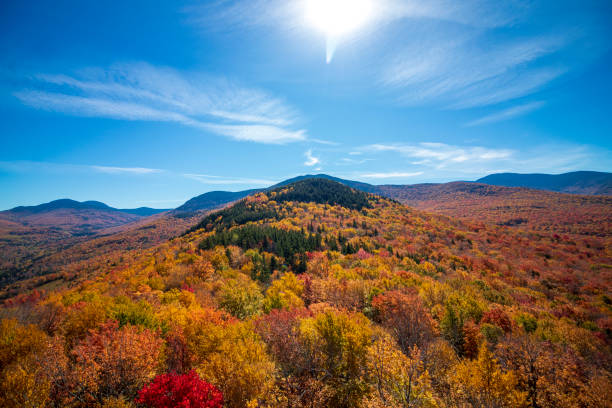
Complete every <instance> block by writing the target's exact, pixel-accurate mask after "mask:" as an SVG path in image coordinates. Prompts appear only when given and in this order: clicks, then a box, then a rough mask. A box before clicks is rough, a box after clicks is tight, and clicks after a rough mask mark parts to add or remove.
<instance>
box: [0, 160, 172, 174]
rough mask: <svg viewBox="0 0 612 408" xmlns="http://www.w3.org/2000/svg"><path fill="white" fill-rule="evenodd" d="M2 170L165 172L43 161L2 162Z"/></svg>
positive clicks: (146, 168)
mask: <svg viewBox="0 0 612 408" xmlns="http://www.w3.org/2000/svg"><path fill="white" fill-rule="evenodd" d="M0 170H3V171H6V172H12V173H27V172H47V173H67V172H95V173H104V174H114V175H126V174H128V175H129V174H131V175H147V174H158V173H163V172H165V170H161V169H153V168H148V167H114V166H99V165H93V164H91V165H90V164H69V163H53V162H42V161H28V160H14V161H0Z"/></svg>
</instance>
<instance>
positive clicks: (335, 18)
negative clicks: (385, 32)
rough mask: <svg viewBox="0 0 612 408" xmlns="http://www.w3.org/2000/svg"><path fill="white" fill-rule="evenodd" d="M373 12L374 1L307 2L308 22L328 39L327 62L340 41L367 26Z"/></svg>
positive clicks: (327, 0)
mask: <svg viewBox="0 0 612 408" xmlns="http://www.w3.org/2000/svg"><path fill="white" fill-rule="evenodd" d="M372 12H373V10H372V0H307V1H306V20H307V21H308V23H309V24H310V25H311V26H313V27H314V28H316V29H317V30H319V31H321V32H322V33H324V34H325V35H326V37H327V62H329V61H330V60H331V57H332V55H333V52H334V49H335V47H336V44H337V43H338V41H339V39H340V38H342V37H344V36H346V35H347V34H349V33H351V32H353V31H355V30H357V29H358V28H360V27H361V26H363V25H365V23H366V22H367V21H368V20H369V19H370V18H371V16H372Z"/></svg>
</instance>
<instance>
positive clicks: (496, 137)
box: [0, 0, 612, 210]
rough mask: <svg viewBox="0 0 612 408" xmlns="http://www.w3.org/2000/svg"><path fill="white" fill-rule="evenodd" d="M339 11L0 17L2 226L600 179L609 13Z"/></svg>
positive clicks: (301, 1)
mask: <svg viewBox="0 0 612 408" xmlns="http://www.w3.org/2000/svg"><path fill="white" fill-rule="evenodd" d="M355 1H356V2H357V3H355V2H353V3H351V2H350V1H348V0H327V1H326V2H324V3H322V2H321V0H265V1H264V0H221V1H216V0H211V1H199V2H197V1H136V0H134V1H121V2H119V1H105V2H94V1H86V2H85V1H76V0H73V1H61V0H58V1H53V2H51V1H28V2H10V1H6V2H2V3H1V4H0V48H1V49H2V52H1V53H0V119H1V120H0V135H1V136H0V137H1V138H2V139H1V141H2V148H1V149H0V191H2V194H0V210H2V209H8V208H11V207H14V206H17V205H32V204H39V203H41V202H46V201H50V200H53V199H57V198H64V197H69V198H73V199H76V200H99V201H103V202H105V203H107V204H109V205H112V206H115V207H121V208H127V207H138V206H150V207H157V208H170V207H176V206H177V205H180V204H181V203H182V202H184V201H186V200H187V199H189V198H191V197H193V196H195V195H198V194H201V193H203V192H206V191H211V190H234V191H235V190H242V189H246V188H253V187H262V186H267V185H271V184H273V183H275V182H278V181H280V180H283V179H286V178H289V177H292V176H296V175H300V174H309V173H310V174H313V173H327V174H331V175H335V176H338V177H343V178H348V179H353V180H360V181H365V182H369V183H373V184H413V183H420V182H445V181H453V180H475V179H477V178H480V177H482V176H484V175H487V174H490V173H495V172H522V173H528V172H540V173H562V172H567V171H574V170H598V171H611V170H612V154H611V152H612V124H611V120H610V118H611V117H612V103H611V102H610V95H612V75H611V74H612V69H611V68H610V67H612V49H611V46H612V3H611V2H610V1H606V0H602V1H596V0H584V1H581V2H576V1H569V0H560V1H556V2H551V1H546V0H507V1H503V2H500V1H492V0H463V1H460V2H458V1H454V0H428V1H414V0H355ZM349 3H350V4H353V7H345V6H346V4H349ZM321 4H327V5H330V4H332V6H330V7H333V6H334V5H335V6H336V7H337V10H335V11H334V10H332V12H330V11H329V10H328V9H321ZM356 4H359V5H360V6H359V7H363V8H362V9H360V8H359V7H357V6H355V5H356ZM326 7H327V6H326ZM313 10H314V11H313ZM360 10H361V11H363V13H362V14H361V15H360V14H359V12H360Z"/></svg>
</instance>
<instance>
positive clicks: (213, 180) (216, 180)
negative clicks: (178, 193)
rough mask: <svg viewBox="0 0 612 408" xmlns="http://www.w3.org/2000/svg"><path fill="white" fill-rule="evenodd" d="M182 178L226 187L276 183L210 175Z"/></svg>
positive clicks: (194, 175) (191, 175) (186, 174)
mask: <svg viewBox="0 0 612 408" xmlns="http://www.w3.org/2000/svg"><path fill="white" fill-rule="evenodd" d="M183 176H184V177H186V178H188V179H191V180H195V181H199V182H200V183H202V184H209V185H227V184H240V185H253V186H271V185H273V184H275V183H277V181H273V180H266V179H254V178H243V177H223V176H213V175H210V174H190V173H185V174H183Z"/></svg>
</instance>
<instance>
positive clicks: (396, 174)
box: [361, 171, 423, 179]
mask: <svg viewBox="0 0 612 408" xmlns="http://www.w3.org/2000/svg"><path fill="white" fill-rule="evenodd" d="M422 174H423V172H422V171H415V172H411V173H410V172H389V173H366V174H361V177H363V178H369V179H387V178H404V177H416V176H420V175H422Z"/></svg>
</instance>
